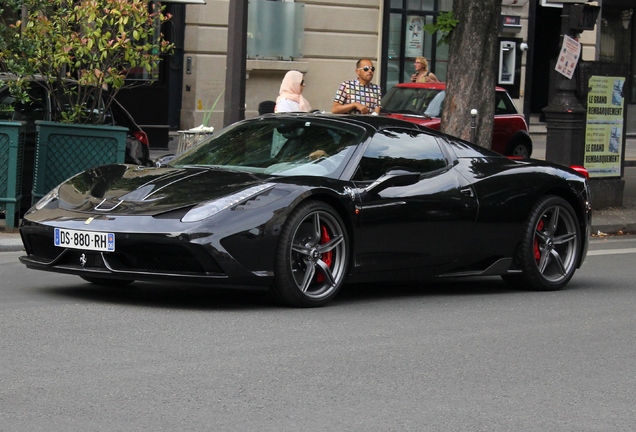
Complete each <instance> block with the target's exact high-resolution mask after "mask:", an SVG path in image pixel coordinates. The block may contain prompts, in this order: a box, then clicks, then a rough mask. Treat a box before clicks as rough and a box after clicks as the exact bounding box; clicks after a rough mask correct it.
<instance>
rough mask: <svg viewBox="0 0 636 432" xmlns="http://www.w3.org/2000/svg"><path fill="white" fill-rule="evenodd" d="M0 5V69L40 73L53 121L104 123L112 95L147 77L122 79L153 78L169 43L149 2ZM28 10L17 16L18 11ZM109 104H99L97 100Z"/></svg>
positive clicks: (19, 0)
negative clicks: (141, 74)
mask: <svg viewBox="0 0 636 432" xmlns="http://www.w3.org/2000/svg"><path fill="white" fill-rule="evenodd" d="M3 4H4V6H3V7H4V9H5V10H4V11H0V14H1V16H2V20H3V22H2V23H0V26H1V27H2V28H1V29H0V70H3V71H5V72H10V73H13V74H15V75H18V76H19V77H21V79H19V80H17V81H16V82H15V84H14V87H15V88H14V94H16V96H17V97H19V98H25V97H27V96H26V93H25V91H24V90H25V89H24V86H26V85H29V83H30V82H31V81H29V80H27V79H26V78H29V77H34V76H37V75H40V76H42V77H45V78H46V79H45V81H44V85H45V86H46V87H47V88H48V90H49V92H50V93H51V94H52V95H53V97H52V100H53V103H54V105H55V106H54V107H52V108H53V113H54V115H55V116H56V118H55V119H54V120H57V121H62V122H66V123H90V122H95V123H102V122H103V118H102V117H103V115H104V113H105V112H106V111H107V110H108V107H109V106H110V104H111V103H112V100H113V99H114V98H115V96H116V95H117V93H118V92H119V91H120V90H121V89H123V88H130V87H134V86H139V85H144V84H147V83H148V82H149V81H127V80H126V78H127V76H128V75H129V74H130V73H131V71H139V70H143V71H146V72H147V77H148V78H149V79H150V80H152V79H154V78H156V77H155V75H156V73H157V71H158V65H159V62H160V60H161V55H162V54H166V53H169V52H171V50H172V48H173V47H172V45H171V44H170V43H169V42H167V41H166V40H165V39H164V38H163V35H161V34H160V32H158V31H157V29H159V28H160V25H161V24H162V23H163V22H165V21H166V20H168V19H170V17H169V16H168V15H165V14H164V13H163V12H162V11H161V10H160V9H155V8H154V4H155V3H154V2H151V3H150V5H149V4H148V2H147V0H5V1H4V2H3ZM22 7H25V8H26V10H28V13H27V17H26V19H25V20H24V21H22V14H21V10H22ZM101 100H105V101H106V106H104V107H100V106H99V105H98V104H99V103H100V102H99V101H101Z"/></svg>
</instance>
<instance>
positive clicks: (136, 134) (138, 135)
mask: <svg viewBox="0 0 636 432" xmlns="http://www.w3.org/2000/svg"><path fill="white" fill-rule="evenodd" d="M133 136H134V137H135V138H137V139H138V140H139V142H140V143H142V144H143V145H145V146H146V147H147V146H149V145H150V143H149V142H148V135H146V132H144V131H135V132H133Z"/></svg>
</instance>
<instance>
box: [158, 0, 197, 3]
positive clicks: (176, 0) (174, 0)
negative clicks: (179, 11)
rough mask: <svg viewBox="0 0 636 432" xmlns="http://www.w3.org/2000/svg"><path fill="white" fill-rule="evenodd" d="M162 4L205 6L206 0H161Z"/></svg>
mask: <svg viewBox="0 0 636 432" xmlns="http://www.w3.org/2000/svg"><path fill="white" fill-rule="evenodd" d="M159 1H160V2H161V3H182V4H205V0H159Z"/></svg>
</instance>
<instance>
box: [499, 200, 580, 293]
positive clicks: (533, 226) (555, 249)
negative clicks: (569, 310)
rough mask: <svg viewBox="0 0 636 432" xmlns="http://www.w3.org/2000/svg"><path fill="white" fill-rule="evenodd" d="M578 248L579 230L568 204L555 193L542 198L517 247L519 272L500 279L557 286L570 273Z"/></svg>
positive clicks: (531, 285)
mask: <svg viewBox="0 0 636 432" xmlns="http://www.w3.org/2000/svg"><path fill="white" fill-rule="evenodd" d="M580 251H581V233H580V229H579V225H578V223H577V218H576V214H575V213H574V210H573V209H572V206H571V205H570V204H569V203H568V202H567V201H565V200H564V199H563V198H560V197H557V196H547V197H544V198H542V199H541V200H540V201H539V202H537V204H536V205H535V206H534V208H533V210H532V212H531V213H530V218H529V220H528V222H527V226H526V230H525V232H524V236H523V240H522V242H521V245H520V247H519V250H518V255H517V264H518V265H519V267H520V268H521V270H522V273H521V274H518V275H506V276H504V277H503V279H504V280H505V281H506V282H508V283H510V284H511V285H514V286H520V287H522V288H527V289H534V290H539V291H553V290H558V289H561V288H563V287H564V286H565V284H567V283H568V282H569V281H570V279H571V278H572V276H573V275H574V271H575V270H576V266H577V263H578V262H579V255H580V253H581V252H580Z"/></svg>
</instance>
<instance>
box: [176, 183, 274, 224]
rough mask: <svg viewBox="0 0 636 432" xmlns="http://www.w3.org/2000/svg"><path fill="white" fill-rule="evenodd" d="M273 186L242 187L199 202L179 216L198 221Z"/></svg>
mask: <svg viewBox="0 0 636 432" xmlns="http://www.w3.org/2000/svg"><path fill="white" fill-rule="evenodd" d="M273 187H274V184H273V183H264V184H262V185H258V186H253V187H251V188H247V189H244V190H242V191H240V192H236V193H233V194H232V195H228V196H226V197H223V198H219V199H217V200H214V201H206V202H204V203H201V204H197V205H196V206H195V207H193V208H192V210H190V211H189V212H188V213H186V214H185V216H183V217H182V218H181V222H198V221H201V220H203V219H206V218H209V217H210V216H213V215H215V214H217V213H220V212H222V211H223V210H225V209H226V208H230V207H232V206H235V205H238V204H241V203H243V202H245V201H247V200H249V199H251V198H254V197H255V196H256V195H258V194H260V193H263V192H265V191H266V190H269V189H271V188H273Z"/></svg>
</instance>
